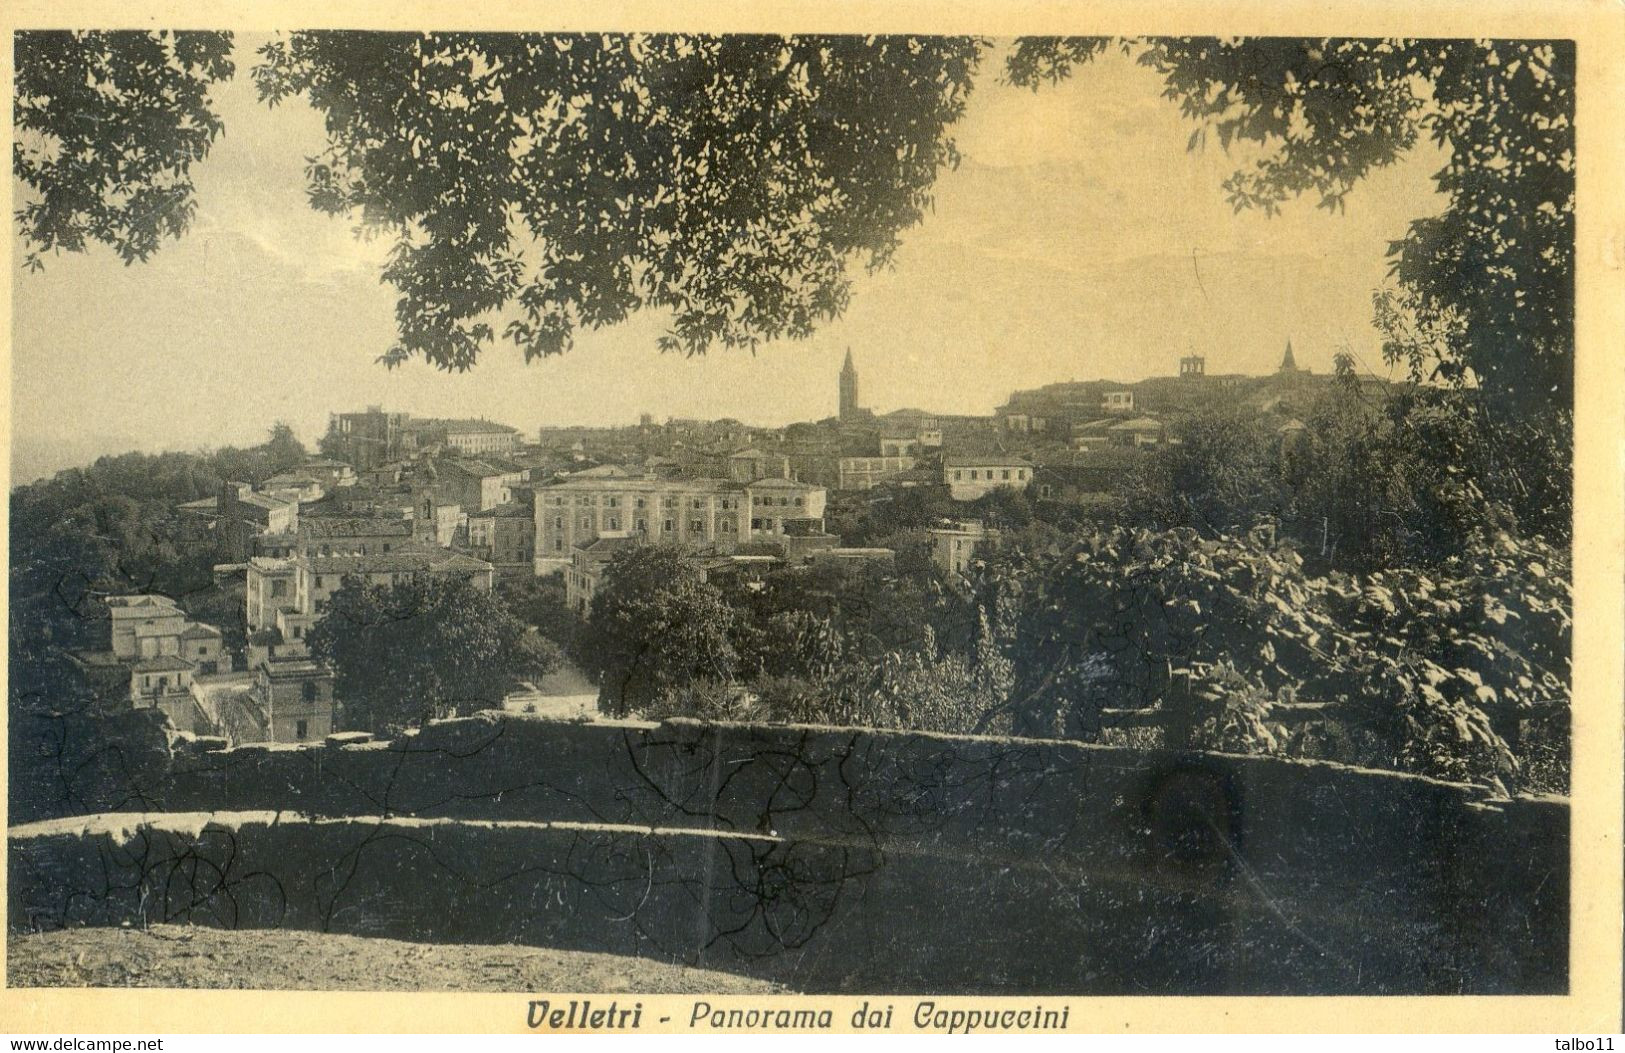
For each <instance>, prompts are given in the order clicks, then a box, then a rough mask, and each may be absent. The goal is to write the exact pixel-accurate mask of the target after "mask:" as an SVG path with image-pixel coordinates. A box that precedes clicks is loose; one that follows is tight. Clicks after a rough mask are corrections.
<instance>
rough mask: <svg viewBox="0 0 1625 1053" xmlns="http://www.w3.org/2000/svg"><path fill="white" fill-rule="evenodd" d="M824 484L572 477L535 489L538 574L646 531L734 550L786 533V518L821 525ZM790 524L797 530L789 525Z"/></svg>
mask: <svg viewBox="0 0 1625 1053" xmlns="http://www.w3.org/2000/svg"><path fill="white" fill-rule="evenodd" d="M824 498H825V491H824V488H823V487H821V486H813V485H810V484H808V483H801V482H796V481H795V480H792V479H757V480H754V481H752V482H748V483H742V482H735V481H733V480H731V479H662V478H652V477H637V478H591V479H589V478H571V479H564V480H560V481H557V482H553V483H546V484H543V485H541V486H538V487H537V488H536V499H535V500H536V505H535V515H536V573H537V574H552V573H555V572H558V571H561V570H563V569H564V568H566V567H567V566H569V565H570V563H571V560H572V558H573V557H572V551H573V550H574V548H575V547H576V546H577V545H585V544H589V543H591V542H593V541H595V540H597V539H599V538H603V537H610V538H614V537H627V538H643V539H646V540H649V541H666V542H676V543H680V544H685V545H691V546H694V547H696V548H711V549H715V550H717V551H723V552H728V551H732V550H733V549H734V548H736V547H737V546H738V545H740V544H742V543H744V542H747V541H750V540H753V539H761V538H766V537H773V536H778V535H783V534H784V533H785V532H786V527H787V525H790V524H798V523H812V524H816V526H815V529H819V530H821V529H822V526H823V519H824ZM790 529H791V530H794V529H797V527H796V526H794V525H792V526H790Z"/></svg>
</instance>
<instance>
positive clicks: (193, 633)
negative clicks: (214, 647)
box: [181, 622, 220, 640]
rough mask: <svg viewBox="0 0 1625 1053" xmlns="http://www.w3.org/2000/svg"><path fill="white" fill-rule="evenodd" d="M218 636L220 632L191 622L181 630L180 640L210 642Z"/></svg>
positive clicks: (201, 623) (209, 626) (211, 627)
mask: <svg viewBox="0 0 1625 1053" xmlns="http://www.w3.org/2000/svg"><path fill="white" fill-rule="evenodd" d="M219 635H220V630H219V629H216V628H215V627H214V626H212V625H207V624H205V623H203V622H193V623H192V624H191V625H188V626H187V627H186V628H185V629H183V630H181V639H182V640H212V639H214V638H216V637H218V636H219Z"/></svg>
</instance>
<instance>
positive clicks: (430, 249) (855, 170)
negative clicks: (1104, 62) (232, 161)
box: [14, 31, 1575, 418]
mask: <svg viewBox="0 0 1625 1053" xmlns="http://www.w3.org/2000/svg"><path fill="white" fill-rule="evenodd" d="M230 43H231V39H230V36H229V34H221V33H174V34H165V33H111V34H102V33H79V34H69V33H54V34H53V33H22V34H19V37H18V49H17V55H18V80H17V83H18V106H17V111H16V112H17V128H18V130H19V137H20V138H22V137H23V136H24V135H31V136H34V137H35V138H37V139H41V140H42V142H40V143H38V144H36V145H33V146H30V147H26V148H23V149H20V150H19V151H18V152H17V153H16V154H15V155H14V170H15V172H16V175H17V176H18V178H19V179H21V180H22V181H23V182H24V184H25V185H27V186H28V187H29V188H30V189H31V190H32V191H34V193H35V195H36V196H37V197H38V198H39V200H37V201H35V202H31V203H30V204H28V205H25V207H24V208H23V209H22V210H21V212H20V213H19V219H20V220H21V225H22V227H23V233H24V237H25V238H26V239H27V240H28V241H29V242H30V244H31V246H32V247H33V248H34V249H35V250H36V252H35V253H34V254H32V255H31V256H30V260H31V261H33V262H37V259H38V256H37V252H38V251H40V250H56V249H68V250H78V249H82V248H83V247H84V246H85V245H86V244H87V243H89V242H90V241H101V242H105V243H107V244H110V245H113V246H114V247H115V248H117V249H118V250H119V251H120V252H121V253H123V254H124V255H125V258H126V259H144V258H145V257H146V256H147V255H148V254H150V252H151V251H152V250H153V249H154V248H155V247H156V246H157V244H158V242H159V240H160V239H161V238H162V237H166V236H175V235H178V234H179V233H180V231H181V230H183V229H184V227H185V225H186V220H187V216H188V215H189V212H190V208H191V199H190V190H191V187H190V182H189V171H190V166H191V164H193V163H195V162H196V161H197V160H199V159H201V158H202V157H203V156H204V155H205V154H206V153H207V149H208V145H209V143H210V142H211V141H212V139H213V137H214V136H215V135H216V134H218V131H219V121H218V119H217V118H216V117H215V115H214V114H213V112H212V111H211V110H210V109H209V106H208V99H207V90H208V88H209V86H210V85H211V84H213V83H214V82H216V81H218V80H220V79H221V78H223V77H226V76H229V75H230V74H231V72H232V66H231V62H230V59H229V53H230ZM1109 43H1110V42H1109V41H1108V40H1106V39H1104V38H1064V37H1029V38H1024V39H1022V40H1020V41H1018V43H1017V46H1016V48H1015V49H1014V50H1013V52H1012V53H1011V55H1010V56H1009V58H1008V61H1007V65H1006V70H1005V72H1006V75H1007V76H1008V78H1009V79H1010V80H1011V81H1012V82H1014V83H1015V84H1018V85H1022V86H1026V87H1031V88H1037V87H1038V86H1040V85H1042V84H1044V83H1046V82H1050V81H1054V80H1058V79H1060V78H1062V77H1065V76H1068V75H1069V74H1070V73H1071V72H1072V71H1073V70H1074V69H1075V68H1076V67H1077V66H1078V65H1079V64H1081V63H1084V62H1087V61H1089V60H1090V59H1091V58H1093V57H1094V56H1095V55H1097V54H1099V53H1100V52H1101V51H1102V50H1104V49H1105V48H1106V47H1107V46H1108V45H1109ZM1121 43H1122V46H1124V47H1125V48H1128V49H1129V50H1131V51H1134V52H1135V53H1137V54H1138V55H1139V57H1140V61H1141V62H1143V63H1144V64H1146V65H1147V66H1149V67H1151V68H1152V69H1154V70H1155V71H1156V72H1157V73H1158V74H1159V75H1161V76H1162V78H1163V83H1164V85H1165V90H1164V93H1165V95H1167V96H1168V98H1170V99H1171V100H1174V101H1176V102H1178V103H1179V105H1180V107H1181V109H1182V111H1183V112H1184V113H1185V115H1186V116H1188V117H1189V118H1191V119H1192V120H1193V121H1195V122H1197V123H1198V125H1199V127H1198V128H1197V130H1196V133H1195V134H1194V135H1193V136H1192V138H1191V143H1192V145H1193V146H1195V145H1196V144H1198V143H1200V142H1202V141H1204V139H1205V137H1206V135H1207V134H1208V133H1209V132H1210V131H1211V132H1212V133H1213V134H1214V135H1215V136H1216V137H1217V139H1218V140H1219V142H1220V144H1221V145H1222V146H1226V147H1228V146H1229V145H1230V144H1231V143H1232V142H1236V141H1248V142H1251V143H1256V144H1260V145H1262V146H1264V147H1265V148H1266V149H1265V151H1264V155H1263V157H1262V158H1260V159H1259V160H1258V161H1257V163H1256V164H1255V165H1253V166H1252V167H1251V168H1249V169H1246V170H1242V171H1238V172H1236V173H1235V174H1234V175H1233V176H1232V177H1231V178H1230V179H1229V180H1228V181H1227V183H1226V189H1227V190H1228V191H1229V193H1230V196H1231V200H1232V201H1233V202H1234V203H1235V205H1236V207H1238V208H1243V207H1258V208H1263V209H1266V210H1272V209H1275V208H1277V207H1279V205H1280V203H1281V202H1282V201H1284V200H1286V199H1287V198H1291V197H1296V196H1298V195H1302V194H1312V195H1314V196H1315V197H1316V198H1317V199H1318V202H1319V204H1321V205H1322V206H1324V207H1326V208H1329V209H1335V208H1337V207H1340V205H1341V203H1342V201H1343V199H1344V197H1345V196H1346V195H1347V194H1348V193H1349V191H1350V190H1351V189H1352V188H1353V187H1354V186H1355V185H1356V184H1357V183H1358V182H1359V180H1361V179H1362V178H1363V177H1364V176H1365V175H1366V174H1368V173H1369V172H1371V171H1372V170H1373V169H1375V168H1379V167H1382V166H1384V165H1388V164H1391V163H1392V162H1393V161H1394V160H1395V159H1396V158H1398V157H1399V156H1400V155H1401V154H1402V153H1404V152H1405V151H1406V150H1409V149H1411V148H1412V147H1413V146H1414V145H1415V144H1416V143H1417V142H1419V141H1420V140H1421V139H1422V138H1423V137H1424V136H1425V137H1429V138H1431V139H1433V140H1434V141H1435V142H1438V143H1440V144H1442V145H1444V146H1447V147H1448V148H1449V151H1448V152H1449V159H1448V160H1447V162H1446V164H1445V167H1444V168H1443V169H1441V170H1440V172H1439V173H1438V175H1437V177H1436V180H1437V183H1438V186H1439V188H1440V190H1442V191H1443V192H1444V193H1445V194H1447V195H1448V196H1449V198H1450V205H1449V207H1448V208H1447V209H1446V210H1445V212H1444V213H1442V214H1441V215H1439V216H1433V217H1423V218H1419V219H1418V220H1417V221H1416V222H1415V223H1413V224H1412V226H1411V229H1410V231H1409V232H1408V233H1407V234H1406V236H1405V237H1404V238H1402V239H1399V240H1398V241H1397V242H1396V243H1395V245H1394V249H1393V253H1392V261H1393V271H1394V278H1395V280H1396V282H1397V284H1398V287H1399V290H1400V294H1399V296H1400V301H1401V303H1402V306H1403V309H1404V310H1405V312H1406V313H1408V314H1409V315H1411V316H1413V317H1414V318H1416V319H1417V320H1418V321H1419V322H1420V323H1421V324H1423V325H1424V326H1426V327H1428V328H1430V329H1432V330H1433V331H1435V332H1436V333H1438V334H1439V335H1440V337H1441V340H1440V342H1439V343H1438V344H1437V345H1436V346H1433V347H1430V348H1429V349H1428V350H1427V352H1426V354H1425V355H1424V356H1423V357H1422V358H1412V357H1411V349H1407V348H1406V347H1404V346H1403V345H1402V343H1400V342H1397V341H1390V346H1388V347H1386V348H1385V352H1386V353H1388V354H1389V355H1390V357H1391V358H1394V359H1395V360H1407V361H1411V362H1412V364H1413V365H1415V366H1416V367H1417V368H1418V370H1419V371H1420V370H1422V369H1423V368H1426V369H1427V371H1428V373H1429V374H1430V375H1432V376H1435V377H1438V378H1440V379H1445V380H1450V379H1461V378H1471V379H1472V380H1473V381H1474V382H1476V383H1477V384H1478V385H1480V386H1481V387H1483V388H1484V389H1485V390H1486V391H1489V392H1492V393H1494V395H1495V396H1496V397H1497V398H1499V399H1501V400H1503V401H1505V402H1506V403H1507V405H1508V407H1509V411H1510V412H1512V413H1513V414H1515V415H1517V416H1520V417H1524V418H1529V417H1531V416H1535V415H1540V414H1546V413H1550V412H1552V411H1553V410H1554V409H1555V410H1557V411H1560V412H1562V411H1566V409H1567V407H1569V406H1570V405H1571V404H1572V395H1573V376H1572V372H1573V368H1572V367H1573V332H1572V316H1573V302H1574V288H1573V284H1574V283H1573V278H1574V267H1573V264H1574V80H1575V77H1574V73H1575V69H1574V45H1573V43H1572V42H1570V41H1541V40H1483V41H1463V40H1408V39H1366V38H1362V39H1352V40H1340V39H1295V38H1250V39H1241V40H1219V39H1215V38H1204V37H1189V38H1168V37H1162V38H1147V39H1137V40H1128V41H1123V42H1121ZM988 46H989V42H988V41H985V40H982V39H978V38H968V37H918V36H879V37H856V36H832V37H818V36H784V37H776V36H774V37H769V36H744V35H729V36H696V35H625V34H494V33H487V34H469V33H428V34H408V33H356V32H335V31H311V32H299V33H292V34H288V35H286V36H284V37H280V38H278V39H277V40H275V41H274V42H272V43H271V44H268V45H266V46H265V47H264V48H263V49H262V50H261V54H260V60H261V61H260V62H259V64H258V65H257V66H256V67H255V68H254V70H253V76H254V78H255V81H256V84H257V86H258V89H259V92H260V95H261V97H262V98H263V99H264V100H266V101H267V102H269V103H271V104H273V105H274V104H276V103H279V102H281V101H283V100H286V99H289V98H292V97H294V96H301V97H303V98H305V99H307V100H308V101H309V102H310V103H311V105H313V106H314V107H315V108H316V109H317V110H318V111H319V112H321V113H322V114H323V116H324V117H325V119H326V123H327V132H328V144H327V147H326V149H325V150H324V151H323V153H322V154H321V155H319V156H317V157H316V158H313V159H312V160H311V162H310V165H309V169H308V173H309V194H310V200H311V203H312V205H313V206H314V207H316V208H318V209H320V210H323V211H328V212H333V213H335V214H350V213H352V212H359V213H360V217H361V219H362V221H363V223H364V225H366V226H368V227H371V228H374V229H382V230H385V231H387V232H389V233H390V234H391V235H392V236H393V237H394V238H395V249H394V252H393V254H392V256H391V259H390V261H389V263H388V265H387V267H386V269H385V274H384V276H385V278H386V280H388V281H389V282H390V283H392V284H393V285H395V287H396V288H397V289H399V290H400V293H401V298H400V300H399V302H398V304H397V319H398V322H399V336H400V339H399V342H398V343H397V344H396V345H395V346H394V347H393V348H391V349H390V350H389V351H388V352H387V353H386V355H385V360H386V361H391V362H395V361H400V360H401V359H402V358H404V357H407V356H411V355H422V356H424V357H425V358H427V359H428V360H429V361H430V362H433V363H435V364H436V365H439V366H441V367H443V368H447V369H466V368H469V367H470V366H471V365H472V364H473V363H474V362H475V361H476V359H477V357H478V355H479V353H480V351H481V349H482V348H484V347H485V346H487V345H489V344H490V343H492V342H493V340H494V338H495V335H496V333H495V330H494V328H493V326H492V325H491V323H490V322H489V321H487V320H485V317H486V316H487V315H489V314H490V313H492V312H495V311H497V310H499V309H502V308H505V307H516V308H517V310H518V313H519V317H517V318H515V319H513V320H512V321H511V322H510V324H509V325H508V326H507V327H506V329H505V330H504V334H505V336H506V337H507V338H509V339H510V340H512V341H513V342H514V343H515V344H517V345H518V346H520V347H521V348H523V349H524V351H525V353H526V355H527V356H530V357H534V356H540V355H548V354H554V353H557V352H560V351H563V350H565V349H566V348H567V347H568V346H569V345H570V342H571V339H572V335H573V333H574V332H575V331H576V330H577V329H578V328H580V327H583V326H585V327H588V328H592V327H597V326H602V325H609V324H613V323H615V322H618V321H620V320H622V319H624V318H625V317H627V316H628V315H629V314H630V313H631V312H633V311H636V310H640V309H644V308H654V309H658V310H666V311H670V312H671V313H672V318H673V322H672V326H671V330H670V332H669V333H668V334H667V336H666V337H665V338H664V339H663V342H662V343H663V346H664V347H666V348H676V349H681V350H684V351H686V352H689V353H697V352H700V351H703V350H705V349H706V348H707V347H709V346H712V345H714V344H717V343H721V344H724V345H728V346H735V345H754V344H755V343H756V342H757V341H760V340H767V339H774V338H776V337H781V336H791V337H796V336H805V335H807V334H808V333H810V332H811V331H812V330H813V328H814V327H815V326H816V325H818V324H819V323H821V322H823V321H826V320H828V319H831V318H833V317H835V316H837V315H838V314H840V312H841V311H842V310H843V309H844V307H845V304H846V300H847V295H848V285H847V280H846V277H845V275H846V267H847V264H848V262H849V260H862V261H863V262H865V263H866V264H867V265H869V266H871V267H874V266H881V265H884V264H885V263H886V262H887V261H888V260H889V258H890V256H891V254H892V252H893V250H894V249H895V247H896V245H897V237H898V234H899V232H900V231H902V230H904V229H906V228H908V227H909V226H911V225H913V224H915V223H917V222H919V220H920V219H921V217H922V216H923V214H924V212H925V210H926V209H928V208H929V206H930V201H931V199H930V188H931V186H932V183H933V182H934V180H935V179H936V177H937V176H938V175H939V174H940V172H941V170H942V169H943V168H944V167H947V166H950V165H952V164H954V163H955V161H956V160H957V154H956V152H955V149H954V144H953V141H952V139H951V137H950V135H949V131H950V128H951V126H952V124H953V122H954V121H955V120H956V119H957V118H958V117H959V116H960V114H961V113H962V112H963V110H964V106H965V103H966V100H967V98H968V96H969V93H970V91H971V88H972V86H973V80H974V75H975V72H976V70H977V68H978V64H979V62H980V59H981V57H982V56H983V54H984V53H985V51H986V49H987V48H988ZM1424 359H1426V361H1424Z"/></svg>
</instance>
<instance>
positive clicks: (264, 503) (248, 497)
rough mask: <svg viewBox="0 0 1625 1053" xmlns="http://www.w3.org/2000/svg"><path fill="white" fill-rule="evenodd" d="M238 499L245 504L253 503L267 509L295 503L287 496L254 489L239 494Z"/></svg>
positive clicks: (284, 506)
mask: <svg viewBox="0 0 1625 1053" xmlns="http://www.w3.org/2000/svg"><path fill="white" fill-rule="evenodd" d="M237 500H238V501H240V502H241V503H243V504H245V505H253V506H254V507H256V508H266V509H278V508H286V507H288V506H289V505H291V504H294V503H295V502H293V501H289V500H286V499H285V498H281V497H273V496H271V495H270V494H260V493H254V492H252V491H250V492H249V493H246V494H243V495H241V496H239V497H238V498H237Z"/></svg>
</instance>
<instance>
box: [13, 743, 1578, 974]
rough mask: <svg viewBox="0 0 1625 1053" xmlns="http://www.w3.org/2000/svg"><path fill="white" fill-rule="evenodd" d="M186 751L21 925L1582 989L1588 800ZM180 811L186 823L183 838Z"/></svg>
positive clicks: (725, 761)
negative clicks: (1578, 854) (291, 931)
mask: <svg viewBox="0 0 1625 1053" xmlns="http://www.w3.org/2000/svg"><path fill="white" fill-rule="evenodd" d="M209 746H210V744H207V743H204V744H197V743H186V742H184V740H183V741H182V743H180V744H179V745H178V748H176V749H173V750H172V751H171V752H170V755H169V758H168V761H167V767H166V768H165V770H164V771H163V772H162V773H161V774H159V775H155V776H153V777H151V778H149V779H147V780H146V782H145V783H144V790H143V794H142V796H141V797H140V798H139V799H138V800H132V801H131V802H129V803H128V804H127V805H125V806H126V807H145V808H148V809H151V812H149V813H148V814H137V813H125V814H118V815H102V816H97V817H93V818H68V819H58V820H55V821H45V822H40V823H35V824H30V825H25V826H21V827H14V828H13V829H12V830H11V838H10V850H11V892H10V897H11V902H10V913H9V918H10V922H11V925H12V927H13V929H14V930H17V929H27V928H48V927H55V926H60V925H73V924H117V923H122V922H125V921H132V922H133V921H140V920H147V921H151V920H182V919H185V920H192V921H196V922H199V923H207V924H223V925H246V926H266V925H291V926H297V927H301V928H317V929H326V930H330V931H338V932H347V933H356V934H369V935H388V936H393V937H397V938H404V939H426V940H467V941H481V942H483V941H490V942H520V943H537V944H547V945H554V946H568V947H581V948H586V949H594V950H608V951H615V952H622V953H641V954H648V955H654V956H657V957H661V958H663V959H666V960H678V961H684V962H689V963H691V964H696V965H703V966H708V967H712V968H723V969H731V970H734V971H740V972H748V973H751V974H754V975H760V976H763V977H765V978H769V979H774V980H778V981H781V982H784V983H786V984H789V985H790V986H791V987H793V988H796V989H800V990H885V991H907V990H935V991H967V992H985V993H1014V992H1052V993H1079V994H1081V993H1096V994H1104V993H1129V992H1138V991H1155V992H1179V993H1202V992H1213V993H1218V992H1255V993H1355V992H1360V993H1383V992H1407V993H1444V992H1456V991H1475V992H1514V991H1516V992H1537V991H1538V992H1553V991H1561V990H1564V989H1565V988H1566V949H1567V913H1568V912H1567V891H1568V809H1567V805H1566V803H1564V802H1561V801H1556V800H1536V799H1528V798H1520V799H1516V800H1511V801H1506V800H1500V801H1495V800H1490V799H1489V798H1488V797H1487V796H1486V794H1485V793H1484V791H1482V790H1480V789H1477V788H1473V787H1467V786H1459V785H1453V784H1447V783H1440V782H1436V781H1431V780H1427V779H1421V778H1417V777H1412V776H1404V775H1397V774H1393V773H1386V772H1371V771H1362V770H1356V769H1350V768H1347V767H1343V766H1339V765H1334V764H1325V763H1312V762H1297V761H1286V760H1280V759H1272V758H1262V757H1236V756H1222V755H1211V754H1177V753H1171V752H1170V753H1159V752H1147V751H1137V750H1130V749H1123V748H1113V747H1101V746H1090V745H1085V744H1080V743H1070V742H1054V741H1033V740H1018V739H996V738H971V737H954V736H942V735H928V734H916V733H903V732H881V731H873V730H852V729H837V728H807V727H783V726H746V725H705V724H699V723H695V722H689V721H671V722H667V723H664V724H660V725H646V724H631V723H625V724H574V723H552V722H547V721H543V720H538V719H536V718H524V717H513V716H506V717H504V716H497V715H489V714H488V715H482V716H479V717H475V718H469V719H464V720H457V721H448V722H445V723H441V724H436V725H433V726H431V727H429V728H427V729H425V730H423V731H422V732H421V733H419V734H417V735H414V736H409V737H407V738H403V739H401V740H398V741H394V742H388V743H363V744H350V745H333V746H319V747H304V748H300V747H263V746H261V747H242V748H238V749H234V750H218V749H213V748H208V747H209ZM154 813H168V814H154Z"/></svg>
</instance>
